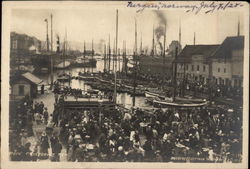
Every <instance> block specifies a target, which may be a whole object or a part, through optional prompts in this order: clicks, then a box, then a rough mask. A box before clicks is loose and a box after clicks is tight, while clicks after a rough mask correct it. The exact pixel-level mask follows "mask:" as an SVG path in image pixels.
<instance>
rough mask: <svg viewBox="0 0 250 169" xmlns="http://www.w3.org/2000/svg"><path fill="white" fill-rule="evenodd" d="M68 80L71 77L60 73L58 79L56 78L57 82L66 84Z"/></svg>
mask: <svg viewBox="0 0 250 169" xmlns="http://www.w3.org/2000/svg"><path fill="white" fill-rule="evenodd" d="M70 79H71V76H70V75H69V74H67V73H62V74H60V75H58V78H57V80H58V81H59V82H67V81H70Z"/></svg>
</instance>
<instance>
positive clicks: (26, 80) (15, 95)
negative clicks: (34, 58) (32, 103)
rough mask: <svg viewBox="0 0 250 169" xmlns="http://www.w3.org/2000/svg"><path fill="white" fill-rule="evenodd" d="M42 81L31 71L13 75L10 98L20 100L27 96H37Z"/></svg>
mask: <svg viewBox="0 0 250 169" xmlns="http://www.w3.org/2000/svg"><path fill="white" fill-rule="evenodd" d="M42 82H43V81H42V80H41V79H39V78H38V77H36V76H34V75H33V74H31V73H29V72H26V73H22V74H16V75H14V76H12V77H11V79H10V85H11V91H10V92H11V93H10V99H11V100H20V99H23V98H24V97H27V96H28V97H30V98H35V97H36V96H37V93H38V86H41V85H42Z"/></svg>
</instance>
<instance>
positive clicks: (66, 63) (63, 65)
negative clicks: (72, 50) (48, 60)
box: [54, 61, 71, 69]
mask: <svg viewBox="0 0 250 169" xmlns="http://www.w3.org/2000/svg"><path fill="white" fill-rule="evenodd" d="M70 64H71V63H70V62H69V61H63V62H61V63H59V64H57V65H55V66H54V68H55V69H66V68H68V67H69V66H70Z"/></svg>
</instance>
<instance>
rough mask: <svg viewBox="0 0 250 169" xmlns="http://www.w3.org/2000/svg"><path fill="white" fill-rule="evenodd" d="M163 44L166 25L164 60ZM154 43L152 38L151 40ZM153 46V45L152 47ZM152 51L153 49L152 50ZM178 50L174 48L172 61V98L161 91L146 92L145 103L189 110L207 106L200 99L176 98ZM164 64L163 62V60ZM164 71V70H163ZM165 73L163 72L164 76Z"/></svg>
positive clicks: (204, 101)
mask: <svg viewBox="0 0 250 169" xmlns="http://www.w3.org/2000/svg"><path fill="white" fill-rule="evenodd" d="M165 42H166V25H165V35H164V50H163V59H165ZM153 43H154V38H153ZM153 46H154V45H153ZM152 50H153V49H152ZM177 53H178V48H176V52H175V59H174V76H173V87H174V91H173V96H171V97H170V96H169V94H167V95H168V96H166V95H165V93H164V92H163V91H161V90H156V91H151V90H149V91H146V92H145V96H146V101H147V102H149V103H151V104H153V105H154V107H161V108H165V107H181V108H190V107H202V106H205V105H207V104H208V102H207V101H206V100H203V99H200V98H193V97H176V86H177V84H176V73H177V64H176V58H177ZM163 62H164V64H165V60H163ZM163 71H164V69H163ZM164 73H165V72H163V74H164Z"/></svg>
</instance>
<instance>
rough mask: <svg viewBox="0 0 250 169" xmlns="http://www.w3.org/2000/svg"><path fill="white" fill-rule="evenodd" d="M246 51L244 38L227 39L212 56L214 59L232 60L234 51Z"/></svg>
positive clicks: (233, 37)
mask: <svg viewBox="0 0 250 169" xmlns="http://www.w3.org/2000/svg"><path fill="white" fill-rule="evenodd" d="M243 49H244V36H232V37H227V38H226V39H225V40H224V41H223V42H222V44H221V45H220V47H219V48H218V49H217V50H216V51H214V53H213V54H212V57H213V58H224V59H225V58H231V57H232V51H233V50H243Z"/></svg>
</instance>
